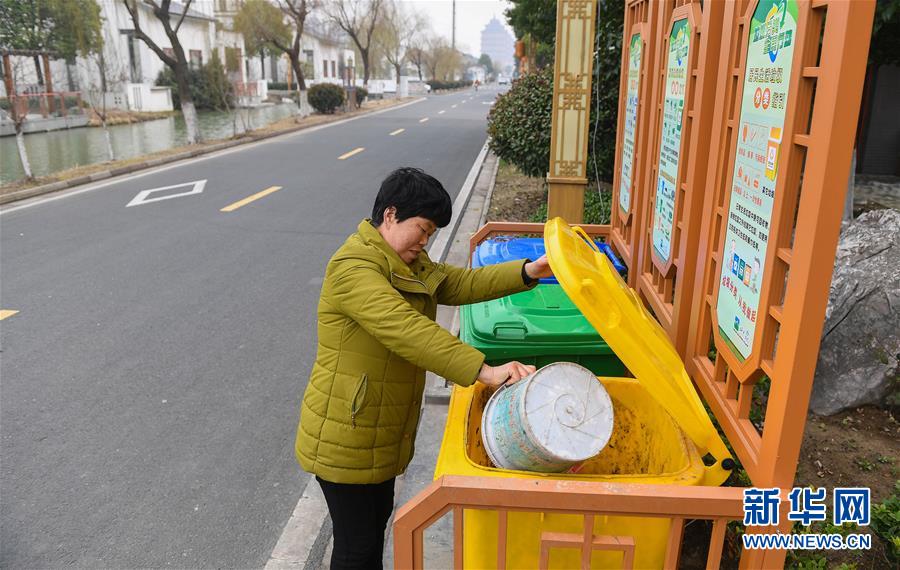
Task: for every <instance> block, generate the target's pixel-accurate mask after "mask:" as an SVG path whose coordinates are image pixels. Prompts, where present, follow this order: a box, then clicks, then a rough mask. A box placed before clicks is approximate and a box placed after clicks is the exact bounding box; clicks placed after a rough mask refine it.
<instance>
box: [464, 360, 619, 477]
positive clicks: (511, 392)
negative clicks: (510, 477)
mask: <svg viewBox="0 0 900 570" xmlns="http://www.w3.org/2000/svg"><path fill="white" fill-rule="evenodd" d="M612 430H613V407H612V401H611V400H610V398H609V395H608V394H607V393H606V389H605V388H604V387H603V385H602V384H601V383H600V382H597V378H596V377H595V376H594V374H593V373H592V372H591V371H590V370H588V369H586V368H584V367H582V366H579V365H577V364H574V363H571V362H557V363H553V364H549V365H547V366H545V367H543V368H541V369H540V370H538V371H536V372H535V373H533V374H531V375H530V376H528V377H527V378H524V379H522V380H520V381H519V382H517V383H515V384H512V385H507V386H504V387H502V388H500V389H499V390H497V392H495V393H494V395H493V396H492V397H491V399H490V400H489V401H488V403H487V405H486V406H485V410H484V414H483V415H482V430H481V432H482V436H483V438H484V447H485V450H486V451H487V454H488V456H489V457H490V459H491V461H492V462H493V463H494V465H496V466H498V467H501V468H503V469H519V470H523V471H537V472H543V473H560V472H562V471H565V470H567V469H569V468H571V467H572V466H573V465H575V464H576V463H579V462H581V461H585V460H587V459H590V458H592V457H594V456H595V455H597V454H598V453H600V451H601V450H602V449H603V447H604V446H605V445H606V443H607V442H608V441H609V438H610V436H611V434H612Z"/></svg>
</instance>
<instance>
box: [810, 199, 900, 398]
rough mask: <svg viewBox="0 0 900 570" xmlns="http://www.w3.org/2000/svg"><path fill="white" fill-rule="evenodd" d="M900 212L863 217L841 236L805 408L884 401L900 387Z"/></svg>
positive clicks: (845, 228) (868, 213) (875, 212)
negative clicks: (812, 383)
mask: <svg viewBox="0 0 900 570" xmlns="http://www.w3.org/2000/svg"><path fill="white" fill-rule="evenodd" d="M898 360H900V211H898V210H890V209H887V210H874V211H871V212H866V213H865V214H863V215H862V216H860V217H859V218H857V219H856V220H855V221H854V222H852V223H850V224H847V225H845V227H844V229H843V230H842V232H841V239H840V243H839V244H838V250H837V258H836V261H835V268H834V275H833V277H832V281H831V293H830V295H829V300H828V309H827V310H826V313H825V326H824V328H823V330H822V345H821V348H820V350H819V360H818V365H817V368H816V378H815V384H814V385H813V391H812V397H811V399H810V409H811V410H812V411H813V412H815V413H817V414H820V415H831V414H835V413H837V412H839V411H841V410H844V409H847V408H851V407H856V406H861V405H864V404H882V403H884V401H885V398H887V397H888V395H889V393H896V392H897V391H898V390H900V376H898V374H900V368H898Z"/></svg>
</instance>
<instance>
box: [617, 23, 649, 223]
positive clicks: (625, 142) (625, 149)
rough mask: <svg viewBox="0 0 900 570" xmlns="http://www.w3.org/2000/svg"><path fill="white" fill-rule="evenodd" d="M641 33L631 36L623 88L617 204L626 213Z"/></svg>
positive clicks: (636, 101) (628, 201) (638, 84)
mask: <svg viewBox="0 0 900 570" xmlns="http://www.w3.org/2000/svg"><path fill="white" fill-rule="evenodd" d="M642 51H643V42H641V35H640V34H634V35H633V36H631V44H630V46H629V48H628V83H627V85H626V90H625V127H624V129H623V131H624V133H623V135H622V178H621V180H620V182H619V206H621V207H622V211H623V212H625V213H626V214H627V213H628V210H630V209H631V180H632V177H633V174H634V134H635V131H636V130H637V117H638V115H637V111H638V94H639V92H640V86H641V52H642Z"/></svg>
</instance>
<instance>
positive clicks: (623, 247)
mask: <svg viewBox="0 0 900 570" xmlns="http://www.w3.org/2000/svg"><path fill="white" fill-rule="evenodd" d="M659 7H660V4H659V2H657V1H655V0H652V1H651V0H626V3H625V20H624V25H623V28H622V29H623V30H624V31H623V34H622V66H621V80H620V82H619V122H618V128H617V130H616V162H615V174H614V177H613V192H612V213H611V215H610V225H611V227H612V231H611V236H610V237H611V241H612V243H613V247H615V249H616V251H617V252H618V253H619V255H621V256H622V261H624V263H625V265H626V266H628V270H629V271H628V284H629V285H631V286H632V287H633V286H634V284H635V282H636V278H637V272H636V271H633V270H632V269H633V267H634V264H635V263H636V262H637V256H638V242H639V241H640V238H641V229H640V228H641V223H642V220H641V214H642V209H641V207H640V204H641V203H642V200H643V198H642V191H643V187H644V184H643V177H644V176H645V170H646V168H645V163H646V160H647V147H648V139H650V138H651V137H650V135H649V132H648V131H649V129H650V122H651V120H650V118H651V111H652V108H651V107H652V105H651V104H650V102H651V101H652V96H653V95H652V94H653V79H654V76H653V73H652V72H651V70H653V69H654V61H653V59H654V56H655V51H656V39H657V38H656V36H657V34H656V26H657V24H658V17H657V11H658V10H659ZM601 17H602V15H601ZM629 70H631V73H629Z"/></svg>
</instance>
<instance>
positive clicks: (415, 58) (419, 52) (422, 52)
mask: <svg viewBox="0 0 900 570" xmlns="http://www.w3.org/2000/svg"><path fill="white" fill-rule="evenodd" d="M424 45H425V40H422V39H420V38H413V41H412V43H411V44H410V46H409V48H408V49H407V50H406V57H407V59H409V61H410V63H412V64H413V65H415V66H416V72H418V74H419V81H422V79H423V78H422V68H423V67H425V60H426V56H427V55H428V54H427V53H426V49H425V47H423V46H424Z"/></svg>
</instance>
